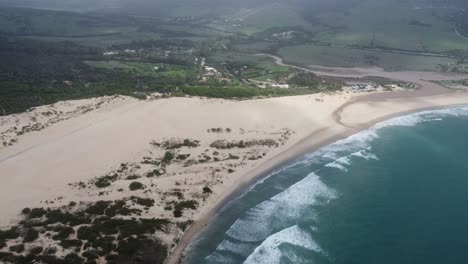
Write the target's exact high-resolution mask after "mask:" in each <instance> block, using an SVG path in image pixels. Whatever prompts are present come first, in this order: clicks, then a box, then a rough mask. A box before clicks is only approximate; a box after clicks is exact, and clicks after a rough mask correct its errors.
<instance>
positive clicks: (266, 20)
mask: <svg viewBox="0 0 468 264" xmlns="http://www.w3.org/2000/svg"><path fill="white" fill-rule="evenodd" d="M209 26H211V27H213V28H216V29H219V30H223V31H229V32H241V33H244V34H247V35H252V34H254V33H259V32H263V31H266V30H269V29H273V28H288V27H289V28H291V27H300V28H303V29H305V30H308V31H311V32H318V31H320V30H323V27H322V26H321V25H316V24H312V23H310V22H308V21H306V20H305V19H304V18H303V17H302V16H301V15H300V14H299V13H298V12H297V10H295V9H293V8H290V7H288V6H284V5H279V4H273V5H271V6H266V7H260V8H251V9H241V10H238V11H237V12H234V13H232V14H229V15H225V16H223V17H222V19H219V20H214V21H213V22H212V23H211V24H209Z"/></svg>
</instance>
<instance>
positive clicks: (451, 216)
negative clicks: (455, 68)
mask: <svg viewBox="0 0 468 264" xmlns="http://www.w3.org/2000/svg"><path fill="white" fill-rule="evenodd" d="M188 256H189V257H188V259H189V263H192V264H201V263H223V264H224V263H319V264H321V263H330V264H354V263H356V264H358V263H359V264H363V263H364V264H366V263H369V264H375V263H382V264H386V263H388V264H390V263H391V264H395V263H399V264H405V263H408V264H409V263H424V264H431V263H437V264H439V263H468V108H461V107H459V108H450V109H443V110H434V111H427V112H422V113H418V114H413V115H409V116H404V117H399V118H395V119H392V120H389V121H386V122H383V123H380V124H378V125H376V126H375V127H373V128H372V129H370V130H368V131H364V132H361V133H359V134H356V135H354V136H352V137H350V138H347V139H344V140H341V141H338V142H336V143H334V144H332V145H330V146H327V147H325V148H323V149H320V150H318V151H316V152H314V153H311V154H308V155H306V156H304V157H302V158H300V159H299V160H298V161H296V162H293V163H292V164H291V165H289V166H286V167H284V168H282V169H281V170H279V171H277V172H275V173H272V174H271V175H269V176H268V177H267V178H265V179H264V180H262V181H260V182H258V183H257V184H255V185H254V186H253V187H252V188H251V189H250V190H248V191H247V192H246V193H245V194H243V195H242V196H241V197H239V198H237V199H235V200H233V201H232V202H231V203H229V204H228V205H226V206H225V207H224V208H223V209H222V211H221V212H220V213H219V214H218V216H217V217H216V218H215V219H214V220H213V222H212V223H211V224H210V225H209V227H208V228H207V229H206V230H205V231H204V232H203V233H202V234H200V235H199V237H198V238H197V241H196V242H195V243H194V244H193V245H192V247H191V248H190V250H189V252H188Z"/></svg>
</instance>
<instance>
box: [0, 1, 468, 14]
mask: <svg viewBox="0 0 468 264" xmlns="http://www.w3.org/2000/svg"><path fill="white" fill-rule="evenodd" d="M366 1H367V0H330V1H322V0H274V1H273V0H255V1H248V0H240V1H228V0H102V1H91V0H65V1H57V0H14V1H13V0H2V1H0V5H7V6H17V7H30V8H41V9H54V10H69V11H105V12H123V13H131V14H135V15H153V16H167V15H169V16H170V15H176V16H177V15H178V14H180V13H178V12H176V10H179V9H183V10H186V11H187V12H189V13H190V12H193V14H194V15H200V14H204V15H206V14H215V11H219V10H229V9H239V8H255V7H262V6H268V5H272V4H282V5H286V6H289V7H297V8H298V9H301V10H304V11H306V12H312V13H313V12H319V11H331V10H333V11H343V10H346V9H347V8H349V7H352V6H355V5H357V4H360V3H365V2H366ZM384 2H386V1H384ZM391 2H393V3H395V4H396V5H412V6H414V7H421V6H432V7H437V6H441V7H457V8H466V7H467V6H468V3H467V2H466V1H463V0H391ZM218 14H219V13H218Z"/></svg>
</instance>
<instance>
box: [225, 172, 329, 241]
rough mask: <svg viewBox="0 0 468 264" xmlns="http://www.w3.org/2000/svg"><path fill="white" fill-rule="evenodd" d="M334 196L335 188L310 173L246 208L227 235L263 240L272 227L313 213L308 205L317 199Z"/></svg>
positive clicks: (279, 227)
mask: <svg viewBox="0 0 468 264" xmlns="http://www.w3.org/2000/svg"><path fill="white" fill-rule="evenodd" d="M335 196H336V194H335V192H334V190H332V189H330V188H328V187H327V186H326V185H325V184H324V183H323V182H322V181H321V180H320V178H319V176H317V175H316V174H315V173H311V174H309V175H308V176H307V177H305V178H304V179H303V180H301V181H299V182H297V183H296V184H294V185H292V186H291V187H289V188H288V189H286V190H285V191H283V192H281V193H279V194H277V195H276V196H274V197H272V198H271V199H269V200H266V201H264V202H262V203H260V204H258V205H257V206H255V207H253V208H252V209H250V210H249V211H247V213H245V215H244V216H243V217H242V218H239V219H238V220H237V221H236V222H235V223H234V224H233V225H232V226H231V228H230V229H229V230H228V232H227V235H228V236H230V237H232V238H234V239H236V240H240V241H247V242H258V241H262V240H263V239H265V238H266V237H268V236H269V235H270V233H271V232H272V230H277V229H282V226H283V225H284V223H285V222H287V221H289V220H292V219H296V218H297V217H299V216H303V215H306V214H307V215H310V216H312V215H313V211H311V208H310V206H312V205H316V204H318V202H319V200H321V199H320V198H325V200H329V199H332V198H334V197H335ZM278 212H281V214H278ZM306 212H307V213H306ZM260 223H261V224H260Z"/></svg>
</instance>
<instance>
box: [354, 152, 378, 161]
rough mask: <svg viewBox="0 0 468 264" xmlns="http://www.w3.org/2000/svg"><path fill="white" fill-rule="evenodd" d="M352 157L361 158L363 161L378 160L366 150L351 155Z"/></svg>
mask: <svg viewBox="0 0 468 264" xmlns="http://www.w3.org/2000/svg"><path fill="white" fill-rule="evenodd" d="M351 155H352V156H356V157H361V158H363V159H365V160H379V158H378V157H377V156H376V155H375V154H373V153H370V152H368V151H366V150H360V151H357V152H354V153H352V154H351Z"/></svg>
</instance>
